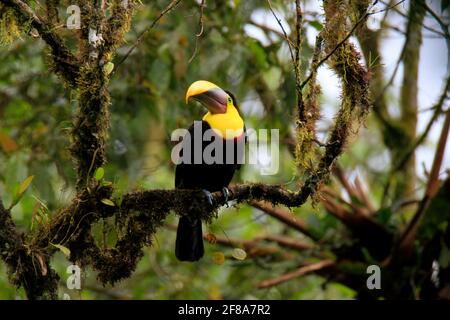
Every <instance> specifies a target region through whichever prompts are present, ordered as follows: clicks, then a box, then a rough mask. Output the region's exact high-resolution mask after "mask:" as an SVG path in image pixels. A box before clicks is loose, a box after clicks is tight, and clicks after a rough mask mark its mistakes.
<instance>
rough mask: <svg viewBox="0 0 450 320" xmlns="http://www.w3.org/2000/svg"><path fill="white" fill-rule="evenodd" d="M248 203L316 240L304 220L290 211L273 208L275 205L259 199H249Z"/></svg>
mask: <svg viewBox="0 0 450 320" xmlns="http://www.w3.org/2000/svg"><path fill="white" fill-rule="evenodd" d="M250 205H252V206H253V207H255V208H257V209H259V210H261V211H263V212H265V213H266V214H268V215H270V216H271V217H274V218H275V219H277V220H279V221H281V222H283V223H284V224H286V225H288V226H289V227H291V228H293V229H295V230H297V231H299V232H301V233H303V234H304V235H306V236H308V237H309V238H311V239H313V240H318V239H317V237H315V236H314V235H313V234H312V233H311V231H310V230H309V228H308V226H307V224H306V222H305V221H303V220H302V219H300V218H297V217H296V216H295V215H293V214H292V213H290V212H288V211H286V210H283V209H280V208H275V207H273V206H271V205H270V204H268V203H265V202H261V201H251V202H250Z"/></svg>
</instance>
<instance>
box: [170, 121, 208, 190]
mask: <svg viewBox="0 0 450 320" xmlns="http://www.w3.org/2000/svg"><path fill="white" fill-rule="evenodd" d="M194 128H195V122H194V123H193V124H191V126H190V127H189V129H188V132H187V133H186V135H190V141H189V142H188V140H187V139H186V136H185V137H184V138H183V142H182V143H183V144H182V148H181V151H180V158H181V157H183V150H184V149H186V148H190V150H191V164H188V163H180V164H178V165H177V167H176V168H175V188H178V189H183V188H186V182H185V181H184V180H185V179H187V178H188V177H190V176H191V174H192V164H193V163H194V152H195V144H196V143H202V148H201V150H202V152H203V149H204V148H205V144H206V143H209V142H204V141H203V139H202V137H203V133H204V132H205V131H206V130H209V129H211V127H210V125H209V124H208V122H206V121H201V136H200V138H201V141H194ZM189 144H190V146H189ZM189 184H191V183H189Z"/></svg>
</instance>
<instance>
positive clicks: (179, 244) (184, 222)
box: [175, 216, 205, 261]
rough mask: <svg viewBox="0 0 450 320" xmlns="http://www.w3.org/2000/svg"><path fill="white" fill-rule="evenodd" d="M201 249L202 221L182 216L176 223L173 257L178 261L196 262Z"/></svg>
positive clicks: (201, 251)
mask: <svg viewBox="0 0 450 320" xmlns="http://www.w3.org/2000/svg"><path fill="white" fill-rule="evenodd" d="M204 253H205V249H204V248H203V232H202V221H201V220H200V219H197V218H191V217H188V216H182V217H181V218H180V221H179V222H178V229H177V240H176V243H175V255H176V257H177V259H178V260H180V261H198V260H199V259H200V258H201V257H203V254H204Z"/></svg>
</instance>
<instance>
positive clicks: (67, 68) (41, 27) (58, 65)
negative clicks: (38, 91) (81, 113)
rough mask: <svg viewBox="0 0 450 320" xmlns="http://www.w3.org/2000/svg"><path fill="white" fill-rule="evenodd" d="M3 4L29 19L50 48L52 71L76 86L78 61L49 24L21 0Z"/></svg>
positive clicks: (22, 17) (23, 18) (24, 18)
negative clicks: (52, 61) (52, 62)
mask: <svg viewBox="0 0 450 320" xmlns="http://www.w3.org/2000/svg"><path fill="white" fill-rule="evenodd" d="M2 2H3V4H5V5H7V6H8V7H10V8H12V9H14V11H15V12H16V14H17V16H18V17H20V18H21V19H22V20H25V21H31V26H32V27H33V28H35V29H36V30H37V31H38V32H39V34H40V36H41V38H42V40H44V41H45V43H47V45H48V46H49V47H50V48H51V50H52V58H53V60H54V65H53V66H52V67H53V69H54V72H55V73H56V74H57V75H58V76H59V77H61V78H62V79H63V81H64V82H65V83H67V84H69V85H70V86H71V87H75V86H76V79H77V78H78V73H79V63H78V60H77V58H76V57H75V56H74V55H73V54H72V53H71V52H70V50H69V49H68V48H67V47H66V46H65V45H64V42H63V40H62V39H61V38H60V37H59V35H58V34H57V33H55V32H54V31H53V29H52V27H51V25H47V24H46V23H45V22H43V21H42V20H41V19H40V18H39V17H38V16H37V14H36V13H35V12H34V11H33V10H32V9H31V8H30V7H29V6H28V5H27V4H26V3H25V2H23V1H20V0H3V1H2Z"/></svg>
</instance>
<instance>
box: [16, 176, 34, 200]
mask: <svg viewBox="0 0 450 320" xmlns="http://www.w3.org/2000/svg"><path fill="white" fill-rule="evenodd" d="M33 178H34V176H29V177H27V178H26V179H25V180H23V181H22V183H21V184H20V187H19V192H18V194H19V195H22V194H23V193H24V192H25V191H27V189H28V187H29V186H30V184H31V181H33Z"/></svg>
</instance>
